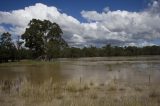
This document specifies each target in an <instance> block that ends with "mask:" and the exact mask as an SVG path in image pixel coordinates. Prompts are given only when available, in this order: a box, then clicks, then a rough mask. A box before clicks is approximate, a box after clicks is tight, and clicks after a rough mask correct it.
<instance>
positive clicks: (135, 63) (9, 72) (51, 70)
mask: <svg viewBox="0 0 160 106" xmlns="http://www.w3.org/2000/svg"><path fill="white" fill-rule="evenodd" d="M17 78H25V79H27V80H29V81H31V82H33V83H41V82H44V81H45V80H48V79H50V78H52V79H53V81H55V82H58V81H66V80H75V79H79V78H81V79H82V80H83V81H93V82H103V83H106V82H107V81H110V80H118V81H121V82H127V83H130V84H146V83H149V82H150V83H154V84H160V58H159V57H158V56H154V57H107V58H100V57H99V58H78V59H57V60H56V61H55V62H54V63H52V64H30V65H25V64H23V65H21V64H19V65H12V66H0V80H13V79H17Z"/></svg>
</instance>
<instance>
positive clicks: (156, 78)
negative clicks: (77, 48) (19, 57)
mask: <svg viewBox="0 0 160 106" xmlns="http://www.w3.org/2000/svg"><path fill="white" fill-rule="evenodd" d="M0 81H1V82H0V84H1V90H0V92H1V93H0V104H3V105H2V106H12V105H16V106H17V105H20V106H32V105H33V106H35V105H37V106H40V105H42V106H98V105H99V106H106V105H109V106H112V105H113V106H115V105H116V106H128V105H129V106H159V105H160V90H159V89H160V56H146V57H95V58H75V59H56V60H55V61H53V62H38V61H28V60H24V61H21V62H15V63H5V64H0ZM82 101H83V104H82ZM120 103H121V105H119V104H120ZM53 104H54V105H53Z"/></svg>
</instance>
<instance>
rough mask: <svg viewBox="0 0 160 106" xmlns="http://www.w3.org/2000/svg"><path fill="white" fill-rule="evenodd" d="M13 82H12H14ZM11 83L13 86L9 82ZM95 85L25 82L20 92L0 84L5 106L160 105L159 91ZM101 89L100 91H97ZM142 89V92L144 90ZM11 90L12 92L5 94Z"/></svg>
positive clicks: (21, 83)
mask: <svg viewBox="0 0 160 106" xmlns="http://www.w3.org/2000/svg"><path fill="white" fill-rule="evenodd" d="M12 83H13V82H12ZM9 84H11V83H9ZM94 85H96V84H94V82H79V81H76V80H72V81H67V82H59V83H53V81H52V79H50V80H48V81H46V82H44V83H43V84H40V85H35V84H32V83H30V82H28V81H26V80H24V81H22V82H20V84H19V90H16V89H13V88H14V84H11V85H10V87H6V86H8V85H6V84H3V83H1V85H0V104H1V105H2V106H13V105H16V106H159V105H160V91H159V89H158V88H157V89H156V90H155V89H146V87H143V86H138V87H136V88H135V87H133V88H132V87H126V85H123V84H120V85H117V84H115V83H114V81H111V82H110V83H108V84H102V83H101V84H99V86H94ZM97 88H98V89H97ZM141 90H143V92H142V91H141ZM6 91H9V92H6Z"/></svg>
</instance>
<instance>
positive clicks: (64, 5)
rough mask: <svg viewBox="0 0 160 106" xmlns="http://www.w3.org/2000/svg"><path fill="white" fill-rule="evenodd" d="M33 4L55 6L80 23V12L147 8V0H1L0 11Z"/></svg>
mask: <svg viewBox="0 0 160 106" xmlns="http://www.w3.org/2000/svg"><path fill="white" fill-rule="evenodd" d="M35 3H43V4H46V5H48V6H56V7H57V8H58V9H61V11H62V12H65V13H67V14H68V15H72V16H73V17H75V18H77V19H79V20H80V21H85V20H84V19H83V18H82V17H81V14H80V12H81V11H82V10H96V11H98V12H101V11H102V10H103V8H105V7H109V8H110V10H112V11H114V10H127V11H142V10H143V9H144V8H146V7H147V5H148V3H149V0H3V1H1V3H0V10H1V11H11V10H17V9H22V8H24V7H28V6H30V5H34V4H35Z"/></svg>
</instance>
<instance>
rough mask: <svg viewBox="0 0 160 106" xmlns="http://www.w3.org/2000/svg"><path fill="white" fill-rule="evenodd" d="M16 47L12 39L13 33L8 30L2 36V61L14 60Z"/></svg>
mask: <svg viewBox="0 0 160 106" xmlns="http://www.w3.org/2000/svg"><path fill="white" fill-rule="evenodd" d="M16 52H17V50H16V47H15V45H14V43H13V42H12V39H11V34H10V33H8V32H6V33H3V34H2V35H1V36H0V60H1V62H8V60H12V61H14V60H15V59H16Z"/></svg>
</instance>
